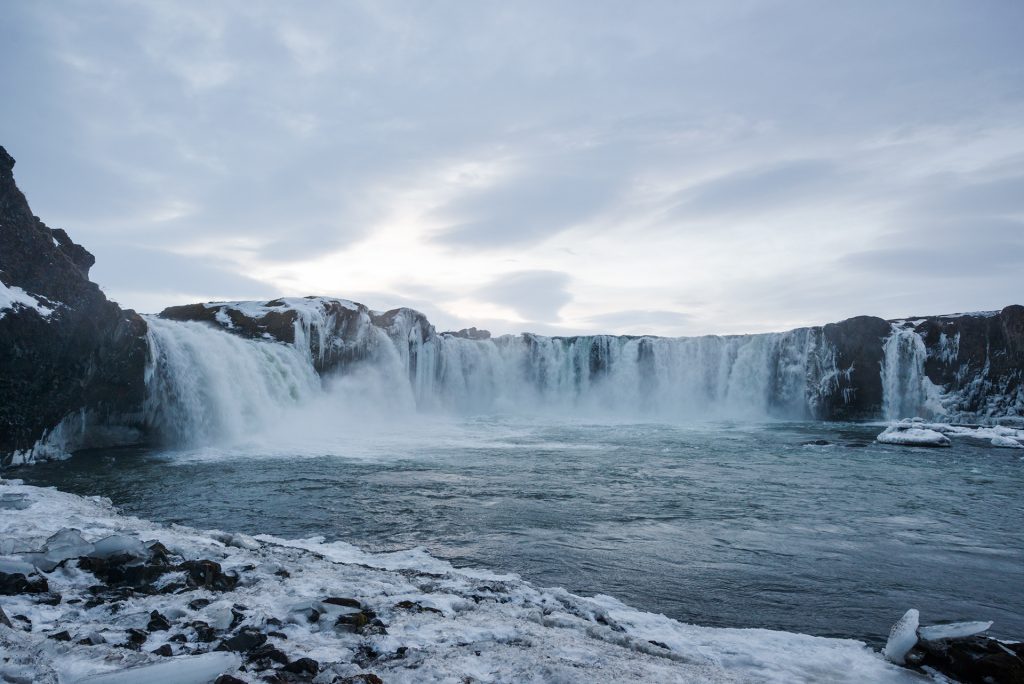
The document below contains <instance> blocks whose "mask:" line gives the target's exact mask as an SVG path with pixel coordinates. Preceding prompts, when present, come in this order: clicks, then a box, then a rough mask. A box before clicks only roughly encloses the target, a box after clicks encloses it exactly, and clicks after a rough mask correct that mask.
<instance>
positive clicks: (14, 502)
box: [0, 494, 32, 511]
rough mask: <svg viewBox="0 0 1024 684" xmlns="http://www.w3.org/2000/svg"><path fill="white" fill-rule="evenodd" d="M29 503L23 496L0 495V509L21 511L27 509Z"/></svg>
mask: <svg viewBox="0 0 1024 684" xmlns="http://www.w3.org/2000/svg"><path fill="white" fill-rule="evenodd" d="M30 505H32V504H31V502H30V501H29V500H28V499H27V498H26V497H25V495H24V494H0V509H4V508H6V509H8V510H11V511H21V510H24V509H26V508H28V507H29V506H30Z"/></svg>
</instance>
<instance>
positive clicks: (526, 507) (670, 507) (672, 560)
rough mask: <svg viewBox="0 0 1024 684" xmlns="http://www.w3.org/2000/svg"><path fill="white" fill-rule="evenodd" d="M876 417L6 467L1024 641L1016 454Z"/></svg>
mask: <svg viewBox="0 0 1024 684" xmlns="http://www.w3.org/2000/svg"><path fill="white" fill-rule="evenodd" d="M880 430H881V428H880V427H878V426H870V425H853V424H823V423H773V424H759V425H751V424H728V423H717V424H704V425H698V426H672V425H650V424H585V423H575V422H554V421H552V422H537V421H525V420H520V421H516V420H504V419H503V420H496V419H478V420H471V421H464V422H459V423H439V424H436V425H429V424H428V425H426V426H418V427H417V428H416V429H414V430H411V431H410V433H409V434H405V433H404V432H403V431H402V430H401V429H391V430H387V431H382V433H381V434H379V435H377V438H376V439H368V438H367V437H366V435H365V434H364V435H362V436H361V437H359V438H352V439H338V440H336V441H335V442H333V443H332V444H331V445H330V446H329V447H328V448H324V447H323V446H322V445H321V446H319V447H317V448H315V449H313V448H309V447H308V446H305V445H303V446H297V447H295V449H294V450H289V449H287V448H284V449H282V448H280V447H274V448H261V446H260V445H259V444H254V445H250V446H247V447H244V448H241V447H233V448H223V449H218V448H206V449H203V450H198V451H191V452H161V451H159V450H152V449H148V450H146V449H135V450H124V449H122V450H116V451H114V450H111V451H92V452H83V453H80V454H78V455H76V456H75V457H74V458H72V459H71V460H69V461H65V462H62V463H52V464H42V465H37V466H32V467H24V468H20V469H18V470H17V471H15V472H13V473H11V474H9V475H8V476H9V477H20V478H22V479H24V480H26V481H27V482H28V483H31V484H44V485H54V486H56V487H58V488H60V489H63V490H67V491H71V492H75V493H79V494H89V495H93V494H99V495H103V496H107V497H109V498H110V499H112V500H113V501H114V503H115V504H117V505H118V506H120V507H121V508H122V509H123V510H124V511H125V512H127V513H131V514H134V515H138V516H140V517H144V518H148V519H151V520H157V521H163V522H177V523H184V524H187V525H191V526H195V527H198V528H201V529H208V528H217V529H223V530H230V531H244V532H248V533H251V534H256V533H268V534H273V535H277V536H282V537H290V538H300V537H310V536H314V535H323V536H324V537H326V538H327V539H328V540H335V539H342V540H345V541H348V542H351V543H354V544H357V545H359V546H362V547H364V548H366V549H370V550H378V551H382V550H396V549H403V548H409V547H412V546H423V547H425V548H426V549H427V550H429V551H430V553H431V554H433V555H435V556H437V557H439V558H443V559H447V560H449V561H451V562H452V563H454V564H455V565H459V566H464V565H469V566H477V567H486V568H489V569H492V570H496V571H506V572H515V573H519V574H520V575H522V576H523V577H525V578H527V579H530V580H532V581H534V582H535V583H537V584H540V585H544V586H563V587H566V588H568V589H569V590H570V591H573V592H575V593H579V594H586V595H589V594H596V593H602V594H610V595H612V596H615V597H617V598H619V599H621V600H623V601H625V602H626V603H629V604H631V605H633V606H635V607H638V608H642V609H644V610H649V611H653V612H658V613H664V614H665V615H668V616H670V617H673V618H676V619H678V620H681V621H685V622H693V623H698V624H703V625H710V626H730V627H767V628H774V629H783V630H789V631H799V632H806V633H811V634H818V635H823V636H850V637H856V638H860V639H866V640H868V641H869V642H872V643H875V644H877V643H879V641H880V640H884V637H885V635H886V634H887V633H888V630H889V627H890V626H891V624H892V623H893V622H894V621H895V620H896V619H897V618H899V617H900V615H902V613H903V612H904V611H905V610H906V609H907V608H910V607H915V608H918V609H920V611H921V617H922V622H924V623H935V622H941V621H951V620H975V619H979V620H981V619H984V620H988V619H991V620H995V626H994V628H993V630H992V633H993V634H994V635H996V636H1004V637H1017V638H1020V637H1024V460H1022V458H1021V456H1022V453H1021V451H1019V450H1014V449H996V448H993V447H991V446H989V445H988V444H987V443H985V442H982V441H976V440H972V439H969V438H955V439H954V443H953V447H952V448H948V449H922V448H907V447H896V446H884V445H880V444H877V443H875V442H874V441H873V439H874V437H875V435H876V434H877V433H878V432H879V431H880ZM810 440H827V441H828V442H829V444H828V445H824V446H820V445H804V444H803V443H804V442H807V441H810Z"/></svg>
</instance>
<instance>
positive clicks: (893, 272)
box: [839, 235, 1024, 281]
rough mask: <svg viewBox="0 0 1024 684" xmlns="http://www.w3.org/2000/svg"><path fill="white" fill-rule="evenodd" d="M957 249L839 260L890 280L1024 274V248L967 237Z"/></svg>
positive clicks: (892, 251) (895, 250) (902, 250)
mask: <svg viewBox="0 0 1024 684" xmlns="http://www.w3.org/2000/svg"><path fill="white" fill-rule="evenodd" d="M964 238H965V239H964V240H963V242H962V243H961V244H959V245H957V246H956V248H954V249H950V248H946V249H943V248H940V247H932V246H928V245H927V244H922V245H921V246H917V247H882V248H879V249H871V250H865V251H861V252H853V253H851V254H847V255H845V256H843V257H841V258H840V259H839V263H840V264H842V265H843V266H847V267H851V268H853V269H856V270H860V271H865V272H870V273H874V274H882V275H885V276H886V277H888V278H892V279H895V280H899V279H901V278H926V279H934V280H950V281H956V280H957V279H959V278H988V277H992V276H995V275H997V274H999V273H1024V245H1022V244H1021V242H1020V241H1017V242H1006V243H1002V244H991V243H983V244H978V243H972V242H971V241H970V236H969V235H965V236H964Z"/></svg>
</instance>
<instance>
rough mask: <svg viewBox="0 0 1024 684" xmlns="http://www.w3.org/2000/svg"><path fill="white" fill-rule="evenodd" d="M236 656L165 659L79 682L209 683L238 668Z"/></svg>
mask: <svg viewBox="0 0 1024 684" xmlns="http://www.w3.org/2000/svg"><path fill="white" fill-rule="evenodd" d="M241 664H242V659H241V658H239V657H238V654H237V653H230V652H227V651H216V652H213V653H203V654H202V655H197V656H185V657H181V658H167V659H165V660H163V661H162V662H159V663H154V664H152V665H143V666H141V667H133V668H130V669H127V670H120V671H118V672H108V673H106V674H99V675H93V676H92V677H86V678H85V679H80V680H79V681H80V682H81V683H82V684H138V682H146V684H209V682H212V681H213V680H214V679H216V678H217V677H218V676H220V675H222V674H224V673H225V672H228V671H230V670H234V669H236V668H238V667H239V666H240V665H241Z"/></svg>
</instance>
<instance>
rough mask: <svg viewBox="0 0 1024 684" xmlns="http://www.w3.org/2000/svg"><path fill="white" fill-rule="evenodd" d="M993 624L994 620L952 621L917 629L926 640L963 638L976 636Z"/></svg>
mask: <svg viewBox="0 0 1024 684" xmlns="http://www.w3.org/2000/svg"><path fill="white" fill-rule="evenodd" d="M991 626H992V621H991V620H989V621H988V622H984V621H982V620H977V621H975V622H952V623H950V624H948V625H930V626H928V627H922V628H920V629H919V630H917V634H918V636H920V637H921V638H922V639H924V640H926V641H935V640H936V639H962V638H963V637H969V636H974V635H975V634H981V633H982V632H985V631H987V630H988V629H989V628H990V627H991Z"/></svg>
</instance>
